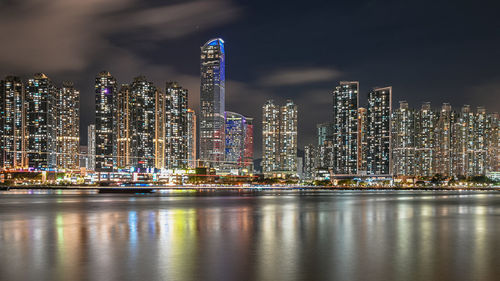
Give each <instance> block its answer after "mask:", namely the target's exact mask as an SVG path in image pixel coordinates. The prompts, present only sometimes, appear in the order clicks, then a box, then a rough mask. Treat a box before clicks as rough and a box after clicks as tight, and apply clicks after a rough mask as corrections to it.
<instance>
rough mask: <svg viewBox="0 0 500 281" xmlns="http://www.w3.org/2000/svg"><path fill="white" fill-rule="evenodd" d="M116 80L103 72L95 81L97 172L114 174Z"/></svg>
mask: <svg viewBox="0 0 500 281" xmlns="http://www.w3.org/2000/svg"><path fill="white" fill-rule="evenodd" d="M116 92H117V85H116V80H115V78H114V77H113V76H112V75H111V73H109V72H107V71H101V72H99V73H98V74H97V76H96V79H95V106H96V111H95V114H96V117H95V118H96V119H95V171H97V172H112V171H113V167H114V166H115V165H116V164H115V159H114V158H113V156H114V154H115V153H116V151H115V150H114V149H115V147H116V146H115V139H114V135H115V128H116V127H115V125H116V124H115V122H114V120H115V119H114V115H115V98H116V94H117V93H116Z"/></svg>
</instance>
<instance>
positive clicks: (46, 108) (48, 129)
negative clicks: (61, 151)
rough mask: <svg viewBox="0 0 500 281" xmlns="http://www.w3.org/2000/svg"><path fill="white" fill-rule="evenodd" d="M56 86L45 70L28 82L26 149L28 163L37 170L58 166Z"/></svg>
mask: <svg viewBox="0 0 500 281" xmlns="http://www.w3.org/2000/svg"><path fill="white" fill-rule="evenodd" d="M58 110H59V108H58V105H57V89H56V88H55V86H54V85H53V84H52V81H51V80H50V79H49V78H48V77H47V76H46V75H45V74H43V73H37V74H35V75H34V76H33V77H32V78H30V79H28V82H27V85H26V130H27V134H28V137H27V143H26V150H27V156H28V165H29V167H30V168H33V169H37V170H51V169H55V168H56V160H57V159H56V152H57V151H56V136H57V135H56V127H57V119H56V113H57V112H58Z"/></svg>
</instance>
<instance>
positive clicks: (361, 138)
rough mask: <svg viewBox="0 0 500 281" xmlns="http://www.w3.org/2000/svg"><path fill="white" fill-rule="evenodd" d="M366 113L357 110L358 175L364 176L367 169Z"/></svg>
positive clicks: (363, 110) (361, 108) (364, 109)
mask: <svg viewBox="0 0 500 281" xmlns="http://www.w3.org/2000/svg"><path fill="white" fill-rule="evenodd" d="M367 115H368V111H367V109H366V108H364V107H360V108H358V174H360V175H366V173H367V169H368V166H367V165H368V163H367V157H366V155H367V154H368V116H367Z"/></svg>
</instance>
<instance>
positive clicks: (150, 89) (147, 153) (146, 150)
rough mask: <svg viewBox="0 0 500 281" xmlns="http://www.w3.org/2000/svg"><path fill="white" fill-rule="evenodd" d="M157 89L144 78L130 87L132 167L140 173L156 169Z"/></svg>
mask: <svg viewBox="0 0 500 281" xmlns="http://www.w3.org/2000/svg"><path fill="white" fill-rule="evenodd" d="M157 91H158V90H157V89H156V87H155V86H154V85H153V83H152V82H149V81H147V80H146V77H144V76H138V77H136V78H134V81H133V83H132V84H131V85H130V105H129V106H130V107H131V114H130V118H131V119H130V124H131V144H130V145H131V151H130V154H131V156H130V158H131V164H132V167H134V168H135V169H137V171H140V172H146V171H147V170H148V169H153V168H155V156H156V154H155V137H156V122H155V120H156V104H155V102H156V96H157Z"/></svg>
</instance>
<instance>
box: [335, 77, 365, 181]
mask: <svg viewBox="0 0 500 281" xmlns="http://www.w3.org/2000/svg"><path fill="white" fill-rule="evenodd" d="M358 91H359V82H357V81H352V82H347V81H341V82H340V84H339V86H337V87H336V88H335V90H334V91H333V124H334V127H333V128H334V132H333V144H334V152H333V164H334V167H333V173H334V174H337V175H355V174H357V173H358V100H359V97H358Z"/></svg>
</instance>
